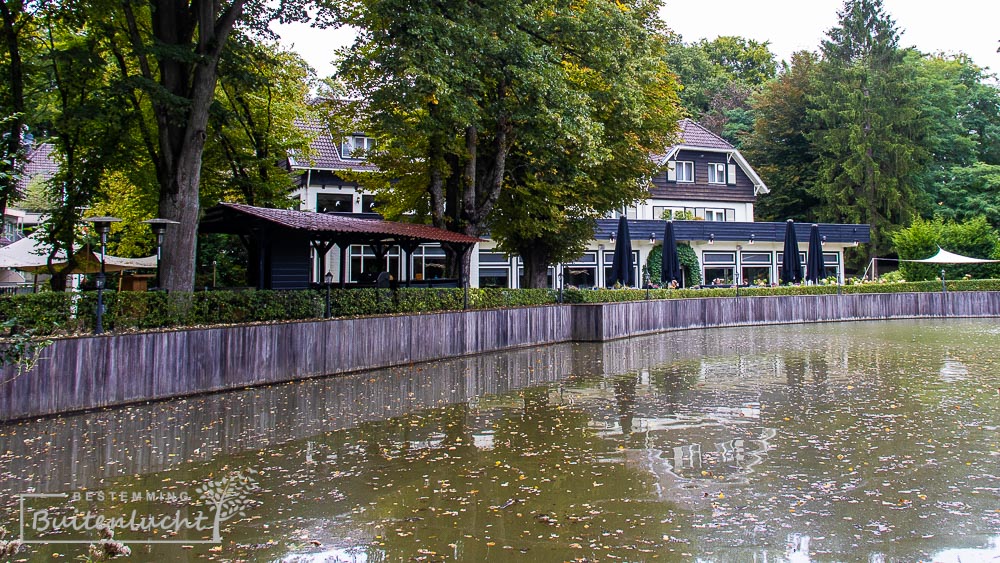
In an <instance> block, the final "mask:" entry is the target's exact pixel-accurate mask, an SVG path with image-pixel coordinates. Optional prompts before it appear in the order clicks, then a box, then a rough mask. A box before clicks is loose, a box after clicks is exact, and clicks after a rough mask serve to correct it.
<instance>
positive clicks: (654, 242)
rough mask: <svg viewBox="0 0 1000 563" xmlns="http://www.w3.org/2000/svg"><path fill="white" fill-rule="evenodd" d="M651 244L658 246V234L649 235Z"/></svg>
mask: <svg viewBox="0 0 1000 563" xmlns="http://www.w3.org/2000/svg"><path fill="white" fill-rule="evenodd" d="M649 244H656V233H649Z"/></svg>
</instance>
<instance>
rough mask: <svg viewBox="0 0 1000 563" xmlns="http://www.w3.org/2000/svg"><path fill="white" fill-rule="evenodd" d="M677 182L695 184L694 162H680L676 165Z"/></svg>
mask: <svg viewBox="0 0 1000 563" xmlns="http://www.w3.org/2000/svg"><path fill="white" fill-rule="evenodd" d="M676 170H677V181H678V182H682V183H693V182H694V162H693V161H690V160H678V161H677V165H676Z"/></svg>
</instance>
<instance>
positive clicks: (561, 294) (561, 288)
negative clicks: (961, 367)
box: [559, 268, 563, 303]
mask: <svg viewBox="0 0 1000 563" xmlns="http://www.w3.org/2000/svg"><path fill="white" fill-rule="evenodd" d="M559 302H560V303H562V302H563V273H562V268H559Z"/></svg>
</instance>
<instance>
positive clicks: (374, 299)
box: [0, 280, 1000, 335]
mask: <svg viewBox="0 0 1000 563" xmlns="http://www.w3.org/2000/svg"><path fill="white" fill-rule="evenodd" d="M947 285H948V291H1000V280H955V281H949V282H947ZM840 291H841V292H843V293H845V294H853V293H909V292H937V291H941V282H940V281H925V282H903V283H868V284H855V285H844V286H840ZM833 293H837V286H833V285H815V286H783V287H741V288H740V289H739V295H740V296H746V297H766V296H772V295H821V294H833ZM736 294H737V290H736V289H735V288H724V289H674V290H670V289H651V290H649V291H648V292H647V291H646V290H644V289H597V290H576V289H569V290H565V292H564V294H563V301H564V302H565V303H613V302H621V301H641V300H644V299H647V295H648V298H649V299H688V298H706V297H707V298H711V297H734V296H735V295H736ZM558 297H559V293H558V292H557V291H554V290H551V289H470V290H469V296H468V299H469V302H468V307H469V308H470V309H495V308H502V307H526V306H533V305H548V304H553V303H556V302H557V301H558ZM104 300H105V314H104V328H105V330H109V331H129V330H144V329H155V328H169V327H183V326H199V325H218V324H237V323H255V322H273V321H290V320H302V319H316V318H322V317H323V313H324V310H325V307H326V292H325V291H312V290H303V291H252V290H248V291H210V292H198V293H171V294H167V293H163V292H156V291H150V292H123V293H117V292H114V291H106V292H105V293H104ZM464 301H465V292H464V291H463V290H462V289H456V288H430V289H427V288H411V289H404V288H400V289H398V290H397V291H395V292H394V291H391V290H388V289H347V290H341V289H334V290H331V291H330V310H331V313H332V316H334V317H348V316H363V315H382V314H404V313H420V312H432V311H454V310H461V309H462V308H463V307H464V305H465V303H464ZM96 311H97V294H96V292H92V291H91V292H84V293H55V292H45V293H36V294H28V295H10V296H3V297H0V323H5V324H7V326H8V327H10V332H11V334H24V333H30V334H32V335H48V334H73V333H89V332H91V331H92V330H93V327H94V325H95V321H96V318H95V317H96Z"/></svg>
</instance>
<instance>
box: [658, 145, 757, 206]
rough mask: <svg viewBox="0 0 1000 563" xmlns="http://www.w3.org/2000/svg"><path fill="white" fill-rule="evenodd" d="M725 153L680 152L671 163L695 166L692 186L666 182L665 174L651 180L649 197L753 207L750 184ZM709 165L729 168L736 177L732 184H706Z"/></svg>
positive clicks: (690, 150) (755, 198)
mask: <svg viewBox="0 0 1000 563" xmlns="http://www.w3.org/2000/svg"><path fill="white" fill-rule="evenodd" d="M727 157H728V155H727V153H724V152H709V151H699V150H697V149H694V150H692V149H681V150H679V151H677V154H676V157H674V158H673V160H676V161H677V162H693V163H694V182H678V181H676V180H668V178H667V175H668V173H667V171H666V170H664V171H662V172H659V173H658V174H656V176H654V177H653V187H652V188H651V189H650V193H651V194H652V197H653V198H657V199H678V200H706V201H718V202H736V203H747V202H750V203H753V202H755V201H757V196H756V195H755V194H754V185H753V181H751V180H750V177H749V176H747V174H746V172H745V171H744V170H743V168H742V167H740V166H739V165H738V164H737V163H736V161H735V160H732V159H729V158H727ZM709 164H723V165H726V166H729V165H732V166H733V168H732V172H733V174H734V175H735V181H734V183H732V184H730V183H726V184H710V183H709V182H708V166H709Z"/></svg>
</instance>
